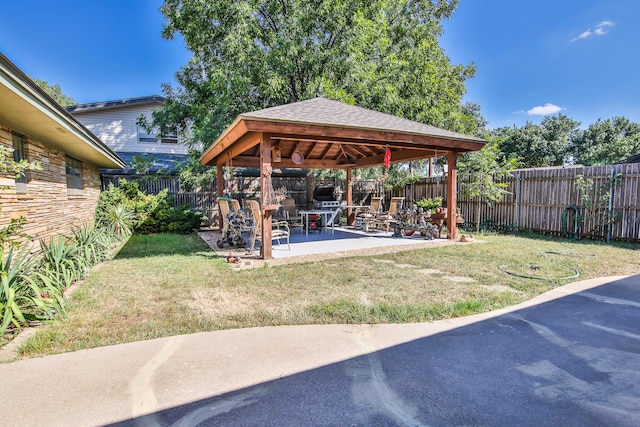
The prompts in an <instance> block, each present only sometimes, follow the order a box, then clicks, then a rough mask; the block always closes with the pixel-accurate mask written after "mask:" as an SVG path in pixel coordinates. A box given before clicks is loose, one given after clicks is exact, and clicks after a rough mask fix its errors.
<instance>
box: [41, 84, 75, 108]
mask: <svg viewBox="0 0 640 427" xmlns="http://www.w3.org/2000/svg"><path fill="white" fill-rule="evenodd" d="M31 80H33V82H34V83H35V84H37V85H38V86H40V88H41V89H42V90H44V91H45V92H46V93H47V95H49V96H50V97H51V98H53V100H54V101H56V102H57V103H58V104H60V105H62V106H63V107H68V106H69V105H73V104H75V101H74V100H73V98H71V97H70V96H67V95H65V94H64V93H62V88H60V85H53V86H52V85H50V84H49V83H47V82H45V81H44V80H40V79H33V78H32V79H31Z"/></svg>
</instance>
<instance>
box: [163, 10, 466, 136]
mask: <svg viewBox="0 0 640 427" xmlns="http://www.w3.org/2000/svg"><path fill="white" fill-rule="evenodd" d="M457 4H458V1H457V0H373V1H371V0H366V1H365V0H324V1H319V0H311V1H309V0H287V1H281V0H277V1H276V0H253V1H248V0H238V1H236V0H217V1H203V0H165V3H164V5H163V6H162V7H161V9H160V10H161V11H162V13H163V14H164V16H165V17H166V19H167V24H166V26H165V28H164V31H163V36H164V37H165V38H172V37H173V36H174V35H175V34H176V33H180V34H181V35H182V36H183V37H184V40H185V43H186V45H187V48H188V49H189V50H190V51H191V52H192V53H193V56H192V58H191V59H190V61H189V62H188V64H186V65H185V66H184V67H182V68H181V70H180V71H179V72H178V73H177V81H178V83H179V86H178V87H177V88H174V87H170V86H168V85H165V86H164V93H165V96H166V101H165V105H164V108H163V109H161V110H159V111H157V112H156V113H154V115H153V121H154V123H153V125H156V126H159V127H162V126H163V125H166V124H169V125H177V126H178V128H179V129H180V131H181V132H184V131H185V130H186V129H189V128H190V129H191V132H189V142H190V143H191V144H194V146H195V144H200V143H202V144H203V145H204V146H205V147H206V146H208V145H209V144H211V143H212V142H213V141H214V140H215V138H216V137H217V136H218V135H219V134H220V132H221V131H222V130H223V129H224V128H225V127H226V126H228V125H229V124H230V123H231V121H232V120H233V119H234V118H235V117H236V116H237V115H238V114H240V113H243V112H247V111H253V110H257V109H261V108H266V107H269V106H274V105H280V104H285V103H290V102H295V101H299V100H304V99H309V98H313V97H315V96H317V95H318V94H321V95H322V96H325V97H327V98H331V99H336V100H340V101H343V102H347V103H352V104H357V105H360V106H362V107H365V108H371V109H375V110H378V111H382V112H386V113H390V114H394V115H398V116H401V117H405V118H408V119H412V120H417V121H420V122H424V123H428V124H431V125H435V126H441V127H445V128H448V129H451V130H455V131H459V132H466V133H473V132H474V126H476V123H477V120H476V119H475V118H474V117H470V110H469V109H468V108H465V107H464V106H463V105H462V103H461V100H462V97H463V95H464V93H465V81H466V79H468V78H470V77H472V76H473V75H474V73H475V67H474V66H473V64H471V65H467V66H463V65H453V64H451V62H450V60H449V58H448V57H447V56H446V55H445V54H444V52H443V50H442V49H441V48H440V47H439V45H438V36H439V35H440V34H441V33H442V27H441V24H440V23H441V20H442V19H445V18H449V17H450V16H451V14H452V13H453V11H454V9H455V7H456V6H457ZM471 113H473V109H471Z"/></svg>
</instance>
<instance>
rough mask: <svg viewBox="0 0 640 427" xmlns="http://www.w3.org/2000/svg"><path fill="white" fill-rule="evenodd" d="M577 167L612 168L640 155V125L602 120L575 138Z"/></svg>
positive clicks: (573, 149) (574, 152)
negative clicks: (605, 166)
mask: <svg viewBox="0 0 640 427" xmlns="http://www.w3.org/2000/svg"><path fill="white" fill-rule="evenodd" d="M572 153H573V155H574V157H575V160H576V163H581V164H583V165H587V166H591V165H610V164H613V163H616V162H619V161H621V160H624V159H626V158H627V157H630V156H632V155H634V154H638V153H640V125H639V124H638V123H635V122H632V121H630V120H629V119H627V118H625V117H614V118H613V119H607V120H602V119H598V120H597V121H596V122H595V123H593V124H591V125H589V127H588V128H587V130H586V131H584V132H582V133H581V134H580V135H578V136H577V137H576V138H575V141H574V143H573V146H572Z"/></svg>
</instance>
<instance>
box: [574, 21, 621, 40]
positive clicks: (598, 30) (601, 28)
mask: <svg viewBox="0 0 640 427" xmlns="http://www.w3.org/2000/svg"><path fill="white" fill-rule="evenodd" d="M613 25H614V23H613V22H612V21H602V22H600V23H599V24H598V25H596V26H595V27H594V28H589V29H587V30H585V31H583V32H582V33H580V35H578V36H577V37H574V38H572V39H571V41H572V42H574V41H576V40H580V39H586V38H588V37H591V36H602V35H604V34H607V31H608V30H609V27H613Z"/></svg>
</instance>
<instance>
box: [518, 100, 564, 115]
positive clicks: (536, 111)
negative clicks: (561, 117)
mask: <svg viewBox="0 0 640 427" xmlns="http://www.w3.org/2000/svg"><path fill="white" fill-rule="evenodd" d="M562 110H564V108H562V107H558V106H557V105H554V104H551V103H549V102H547V103H546V104H544V105H538V106H537V107H533V108H532V109H530V110H528V111H527V114H528V115H530V116H547V115H549V114H555V113H558V112H560V111H562Z"/></svg>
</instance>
